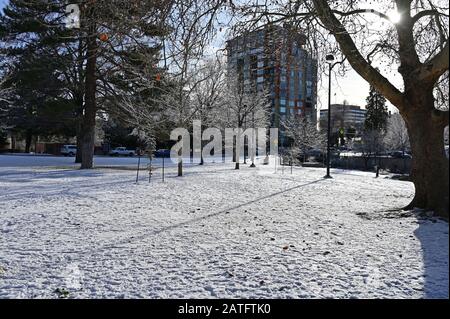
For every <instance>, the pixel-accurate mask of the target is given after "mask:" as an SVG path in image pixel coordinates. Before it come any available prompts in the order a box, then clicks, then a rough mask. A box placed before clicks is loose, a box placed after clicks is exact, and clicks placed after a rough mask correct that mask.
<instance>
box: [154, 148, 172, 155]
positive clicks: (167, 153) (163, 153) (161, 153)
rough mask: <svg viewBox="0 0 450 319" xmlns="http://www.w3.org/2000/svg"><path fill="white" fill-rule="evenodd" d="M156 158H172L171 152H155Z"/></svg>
mask: <svg viewBox="0 0 450 319" xmlns="http://www.w3.org/2000/svg"><path fill="white" fill-rule="evenodd" d="M154 155H155V157H170V150H165V149H161V150H157V151H155V152H154Z"/></svg>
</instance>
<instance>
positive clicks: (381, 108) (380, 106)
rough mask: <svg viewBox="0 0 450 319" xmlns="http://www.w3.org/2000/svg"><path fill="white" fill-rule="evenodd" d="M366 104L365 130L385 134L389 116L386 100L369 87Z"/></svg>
mask: <svg viewBox="0 0 450 319" xmlns="http://www.w3.org/2000/svg"><path fill="white" fill-rule="evenodd" d="M366 102H367V104H366V109H367V114H366V121H365V123H364V128H365V130H366V131H377V132H385V131H386V127H387V120H388V116H389V113H388V110H387V106H386V98H385V97H384V96H383V95H381V94H380V93H379V92H378V91H377V90H375V88H374V87H373V86H371V87H370V93H369V96H368V97H367V99H366Z"/></svg>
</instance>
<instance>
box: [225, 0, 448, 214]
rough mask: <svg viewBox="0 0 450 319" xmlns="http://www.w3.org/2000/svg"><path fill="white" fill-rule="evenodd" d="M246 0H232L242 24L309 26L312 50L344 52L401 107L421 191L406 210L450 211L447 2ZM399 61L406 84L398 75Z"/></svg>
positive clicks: (414, 174) (252, 26)
mask: <svg viewBox="0 0 450 319" xmlns="http://www.w3.org/2000/svg"><path fill="white" fill-rule="evenodd" d="M243 2H244V3H242V2H240V3H239V4H237V3H234V2H233V5H232V6H231V7H232V8H233V12H236V13H237V14H239V15H240V17H241V19H240V23H238V25H237V30H238V31H239V30H242V28H244V29H247V30H248V29H257V28H259V27H260V26H261V25H262V24H265V23H288V24H291V25H294V26H296V27H299V28H303V30H304V31H305V32H306V33H307V34H308V35H310V37H309V45H310V48H311V49H313V50H315V52H317V53H318V54H319V55H323V54H324V53H338V52H339V51H340V52H342V54H343V55H345V57H346V58H347V60H348V62H349V63H350V65H351V67H352V68H353V69H354V70H355V71H356V72H357V73H358V74H359V75H360V76H361V77H362V78H363V79H365V80H366V81H367V82H368V83H370V84H371V85H372V86H373V87H374V88H375V89H376V90H377V91H378V92H380V93H381V94H382V95H383V96H385V97H386V98H387V99H388V100H389V101H390V102H391V103H392V104H393V105H394V106H395V107H396V108H397V109H398V110H399V111H400V114H401V115H402V117H403V119H404V120H405V122H406V126H407V128H408V133H409V138H410V141H411V149H412V153H413V165H412V179H413V182H414V185H415V191H416V193H415V197H414V199H413V201H412V202H411V204H410V205H408V206H407V207H406V209H410V208H413V207H419V208H423V209H429V210H434V211H435V212H436V213H437V214H439V215H441V216H444V217H448V212H449V162H448V160H447V158H446V156H445V153H444V139H443V133H444V129H445V127H446V126H447V125H448V123H449V121H448V119H449V116H448V103H446V101H448V69H449V14H448V12H449V11H448V10H449V5H448V1H445V0H429V1H423V0H383V1H378V2H374V1H352V0H338V1H327V0H305V1H291V0H286V1H276V0H273V1H264V2H257V3H256V4H255V2H253V1H250V0H248V1H243ZM240 27H241V28H240ZM331 38H334V39H335V40H336V42H333V41H331V40H332V39H331ZM334 44H337V45H334ZM325 50H326V51H329V52H323V51H325ZM319 51H322V52H321V54H320V52H319ZM395 68H397V71H398V75H399V77H400V78H401V79H402V80H403V85H395V84H394V82H393V81H392V79H393V78H394V77H393V75H392V74H391V73H392V72H396V71H395ZM390 79H391V80H390ZM446 85H447V88H446ZM436 98H439V99H440V100H438V101H436Z"/></svg>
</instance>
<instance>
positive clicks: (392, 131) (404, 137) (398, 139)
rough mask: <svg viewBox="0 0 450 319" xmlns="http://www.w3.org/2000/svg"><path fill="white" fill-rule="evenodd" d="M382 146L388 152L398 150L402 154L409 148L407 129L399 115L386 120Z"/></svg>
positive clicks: (393, 115)
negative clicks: (383, 145)
mask: <svg viewBox="0 0 450 319" xmlns="http://www.w3.org/2000/svg"><path fill="white" fill-rule="evenodd" d="M384 144H385V145H386V148H387V149H388V150H391V151H393V150H400V151H402V152H403V154H404V153H405V152H406V150H407V149H408V148H409V147H410V143H409V136H408V129H407V127H406V124H405V121H404V120H403V119H402V117H401V115H400V114H392V115H391V116H390V117H389V118H388V122H387V130H386V135H385V137H384Z"/></svg>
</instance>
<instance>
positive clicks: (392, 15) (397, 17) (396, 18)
mask: <svg viewBox="0 0 450 319" xmlns="http://www.w3.org/2000/svg"><path fill="white" fill-rule="evenodd" d="M388 17H389V19H390V20H391V21H392V23H395V24H397V23H399V22H400V21H401V20H402V15H401V14H400V13H399V12H398V11H397V10H393V11H391V12H389V13H388Z"/></svg>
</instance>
